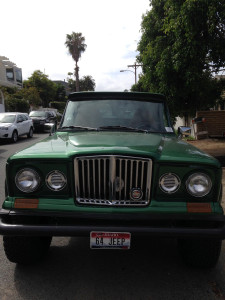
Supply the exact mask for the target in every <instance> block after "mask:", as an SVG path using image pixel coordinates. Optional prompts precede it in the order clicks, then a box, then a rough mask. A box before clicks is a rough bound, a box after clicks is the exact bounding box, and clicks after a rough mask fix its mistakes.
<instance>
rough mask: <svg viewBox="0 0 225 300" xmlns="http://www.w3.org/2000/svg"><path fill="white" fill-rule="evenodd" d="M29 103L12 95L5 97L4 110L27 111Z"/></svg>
mask: <svg viewBox="0 0 225 300" xmlns="http://www.w3.org/2000/svg"><path fill="white" fill-rule="evenodd" d="M29 108H30V105H29V103H28V102H27V101H26V100H24V99H17V98H13V97H7V98H6V99H5V111H6V112H26V113H28V112H29Z"/></svg>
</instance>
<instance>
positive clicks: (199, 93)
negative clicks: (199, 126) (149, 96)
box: [132, 0, 225, 115]
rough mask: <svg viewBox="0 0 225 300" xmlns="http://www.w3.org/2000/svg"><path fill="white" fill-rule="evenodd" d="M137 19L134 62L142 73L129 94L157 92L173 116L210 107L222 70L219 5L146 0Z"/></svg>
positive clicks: (224, 11) (222, 12) (224, 39)
mask: <svg viewBox="0 0 225 300" xmlns="http://www.w3.org/2000/svg"><path fill="white" fill-rule="evenodd" d="M150 4H151V10H150V11H149V12H148V13H147V14H146V15H145V16H144V17H143V20H142V25H141V27H142V36H141V39H140V42H139V44H138V51H139V53H140V54H139V55H138V57H137V60H138V62H140V63H142V64H143V74H142V76H140V78H139V82H138V84H137V85H135V86H133V87H132V90H141V91H151V92H158V93H163V94H165V95H166V96H167V99H168V102H169V105H170V108H171V110H172V112H173V114H175V115H182V114H183V115H184V114H185V113H187V112H188V113H194V112H195V111H196V110H200V109H207V108H209V107H212V106H213V105H214V103H215V101H216V99H218V98H219V97H220V94H221V85H219V84H218V81H217V80H215V79H214V77H213V75H214V72H218V71H219V70H220V69H221V68H224V67H225V51H224V48H225V2H224V1H218V0H207V1H205V0H198V1H196V0H179V1H178V0H152V1H150Z"/></svg>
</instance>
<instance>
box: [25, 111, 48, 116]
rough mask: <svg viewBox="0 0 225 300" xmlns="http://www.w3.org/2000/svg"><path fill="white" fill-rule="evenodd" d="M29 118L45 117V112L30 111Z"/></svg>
mask: <svg viewBox="0 0 225 300" xmlns="http://www.w3.org/2000/svg"><path fill="white" fill-rule="evenodd" d="M29 116H30V117H45V116H46V112H45V111H32V112H30V114H29Z"/></svg>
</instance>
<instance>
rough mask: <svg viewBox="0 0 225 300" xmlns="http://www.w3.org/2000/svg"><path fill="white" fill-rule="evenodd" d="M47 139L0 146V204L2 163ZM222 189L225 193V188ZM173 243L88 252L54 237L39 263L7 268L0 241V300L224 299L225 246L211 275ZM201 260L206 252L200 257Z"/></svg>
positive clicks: (83, 244)
mask: <svg viewBox="0 0 225 300" xmlns="http://www.w3.org/2000/svg"><path fill="white" fill-rule="evenodd" d="M45 136H47V135H46V134H35V135H34V137H33V138H32V139H27V138H21V139H20V140H19V141H18V143H16V144H9V143H1V144H0V168H1V169H0V170H1V176H0V199H1V203H2V202H3V200H4V180H5V171H4V168H5V162H6V159H7V158H8V157H9V156H10V155H11V154H13V153H14V152H16V151H19V150H21V149H23V148H25V147H27V146H29V145H30V144H32V143H35V142H37V141H38V140H40V139H43V138H44V137H45ZM224 190H225V189H224ZM176 246H177V245H176V240H173V239H157V238H154V239H152V238H151V239H146V238H137V239H132V246H131V250H128V251H126V250H125V251H122V250H90V248H89V239H88V238H60V237H57V238H53V241H52V245H51V248H50V252H49V254H48V256H47V257H46V259H45V260H44V261H42V262H41V263H38V264H35V265H32V266H18V265H16V264H13V263H10V262H9V261H8V260H7V259H6V257H5V254H4V251H3V246H2V239H1V240H0V300H11V299H13V300H14V299H16V300H17V299H18V300H19V299H26V300H33V299H41V300H45V299H46V300H47V299H49V300H50V299H63V300H70V299H76V300H80V299H82V300H86V299H93V300H98V299H107V300H111V299H113V300H115V299H116V300H119V299H121V300H122V299H129V300H133V299H134V300H139V299H140V300H141V299H153V300H155V299H169V300H170V299H173V300H174V299H179V300H180V299H188V300H190V299H204V300H206V299H210V300H211V299H225V244H223V249H222V253H221V257H220V260H219V263H218V265H217V266H216V267H215V268H214V269H212V270H201V269H192V268H189V267H187V266H185V265H184V264H183V262H182V260H181V258H180V257H179V254H178V252H177V247H176ZM203 255H204V253H203Z"/></svg>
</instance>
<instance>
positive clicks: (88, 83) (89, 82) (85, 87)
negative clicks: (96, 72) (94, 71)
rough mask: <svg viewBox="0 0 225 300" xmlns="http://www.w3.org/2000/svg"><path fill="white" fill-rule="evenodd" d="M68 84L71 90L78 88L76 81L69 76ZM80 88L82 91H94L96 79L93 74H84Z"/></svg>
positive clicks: (80, 81) (80, 80)
mask: <svg viewBox="0 0 225 300" xmlns="http://www.w3.org/2000/svg"><path fill="white" fill-rule="evenodd" d="M67 80H68V84H69V88H70V90H71V91H72V92H73V91H75V90H76V82H75V81H74V80H73V79H72V78H68V79H67ZM79 90H80V91H94V90H95V80H94V78H93V77H92V76H91V75H86V76H83V77H82V78H81V79H79Z"/></svg>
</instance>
